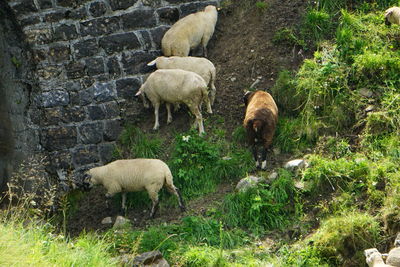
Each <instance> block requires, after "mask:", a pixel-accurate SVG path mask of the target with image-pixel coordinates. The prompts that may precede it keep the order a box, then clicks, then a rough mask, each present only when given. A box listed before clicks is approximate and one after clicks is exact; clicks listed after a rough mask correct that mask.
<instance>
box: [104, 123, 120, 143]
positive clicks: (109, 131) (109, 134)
mask: <svg viewBox="0 0 400 267" xmlns="http://www.w3.org/2000/svg"><path fill="white" fill-rule="evenodd" d="M121 124H122V123H121V121H120V120H110V121H105V122H104V141H115V140H117V139H118V137H119V135H120V133H121V131H122V125H121Z"/></svg>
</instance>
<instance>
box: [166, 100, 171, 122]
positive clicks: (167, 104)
mask: <svg viewBox="0 0 400 267" xmlns="http://www.w3.org/2000/svg"><path fill="white" fill-rule="evenodd" d="M165 105H166V106H167V113H168V119H167V124H170V123H171V122H172V113H171V103H166V104H165Z"/></svg>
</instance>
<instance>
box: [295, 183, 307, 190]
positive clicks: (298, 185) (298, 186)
mask: <svg viewBox="0 0 400 267" xmlns="http://www.w3.org/2000/svg"><path fill="white" fill-rule="evenodd" d="M294 187H296V188H297V189H301V190H303V189H304V188H305V184H304V182H302V181H296V182H295V183H294Z"/></svg>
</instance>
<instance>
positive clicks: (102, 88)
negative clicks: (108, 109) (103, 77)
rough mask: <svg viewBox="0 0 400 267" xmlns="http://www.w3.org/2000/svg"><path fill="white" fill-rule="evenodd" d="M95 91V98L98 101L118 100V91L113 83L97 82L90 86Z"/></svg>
mask: <svg viewBox="0 0 400 267" xmlns="http://www.w3.org/2000/svg"><path fill="white" fill-rule="evenodd" d="M88 89H91V90H92V91H93V99H94V100H95V101H96V102H97V103H102V102H108V101H112V100H116V93H115V90H114V86H113V84H112V83H106V82H96V83H95V84H94V85H93V86H92V87H90V88H88Z"/></svg>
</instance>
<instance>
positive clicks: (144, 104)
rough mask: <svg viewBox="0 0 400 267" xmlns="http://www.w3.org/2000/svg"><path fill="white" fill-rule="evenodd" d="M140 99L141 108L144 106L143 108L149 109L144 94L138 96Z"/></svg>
mask: <svg viewBox="0 0 400 267" xmlns="http://www.w3.org/2000/svg"><path fill="white" fill-rule="evenodd" d="M140 97H141V98H142V102H143V106H144V107H145V108H149V107H150V105H149V102H147V100H146V96H145V94H144V93H141V94H140Z"/></svg>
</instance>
